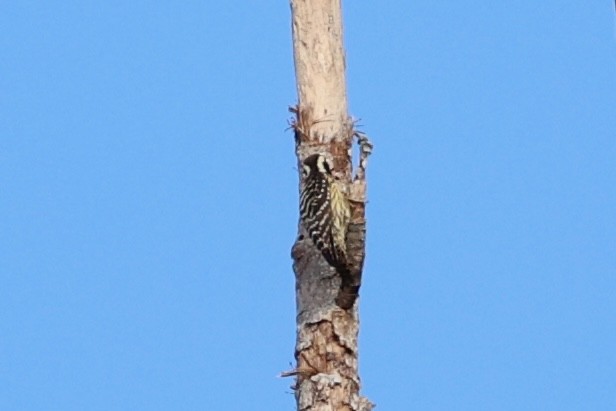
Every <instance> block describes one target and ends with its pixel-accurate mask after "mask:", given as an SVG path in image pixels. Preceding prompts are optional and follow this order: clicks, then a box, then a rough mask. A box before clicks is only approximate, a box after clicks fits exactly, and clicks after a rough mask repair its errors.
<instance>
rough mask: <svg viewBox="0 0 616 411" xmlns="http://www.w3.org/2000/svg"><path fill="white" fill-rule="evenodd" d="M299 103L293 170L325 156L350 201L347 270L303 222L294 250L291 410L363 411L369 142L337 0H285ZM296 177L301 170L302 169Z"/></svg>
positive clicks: (365, 410) (367, 404)
mask: <svg viewBox="0 0 616 411" xmlns="http://www.w3.org/2000/svg"><path fill="white" fill-rule="evenodd" d="M291 9H292V25H293V50H294V58H295V74H296V79H297V91H298V105H297V107H294V108H291V111H292V112H293V113H295V118H294V120H293V128H294V131H295V142H296V154H297V159H298V169H299V170H301V169H302V167H301V164H302V162H303V160H304V159H305V158H306V157H308V156H310V155H312V154H316V153H321V154H325V155H326V156H327V157H328V158H329V159H330V163H331V164H332V165H333V174H334V176H335V177H336V178H337V179H338V180H339V181H340V182H342V183H343V185H344V186H345V188H346V191H347V194H348V196H349V199H350V202H351V223H350V226H349V231H348V234H347V254H348V255H347V259H348V260H349V270H348V272H345V273H339V272H336V270H335V269H334V268H333V267H332V266H330V265H329V264H328V263H327V261H326V260H325V259H324V258H323V256H322V255H321V253H320V251H319V250H318V249H317V248H316V247H315V246H314V244H313V243H312V240H311V239H310V237H309V236H308V235H307V233H306V231H305V229H304V228H303V227H302V225H301V222H300V224H299V227H298V238H297V241H296V242H295V244H294V245H293V249H292V257H293V261H294V262H293V270H294V272H295V276H296V301H297V342H296V347H295V358H296V360H297V366H296V368H295V370H293V371H292V372H288V373H285V374H284V375H295V376H296V378H297V380H296V385H295V387H294V388H295V396H296V400H297V409H298V410H301V411H338V410H342V411H369V410H371V409H372V407H373V404H372V403H370V401H368V400H367V399H366V398H363V397H361V396H360V394H359V391H360V378H359V373H358V365H357V359H358V348H357V336H358V332H359V316H358V302H357V296H358V292H359V287H360V285H361V275H362V270H363V263H364V256H365V234H366V220H365V203H366V183H365V167H366V160H367V156H368V155H369V153H370V149H371V145H370V143H369V142H368V140H367V138H366V137H365V136H364V135H363V134H360V133H357V132H356V130H355V129H354V124H353V122H352V120H351V119H350V117H349V115H348V113H347V98H346V80H345V59H344V49H343V41H342V15H341V14H342V13H341V4H340V0H291ZM354 137H357V139H358V143H359V146H360V162H359V168H358V169H357V170H356V171H355V176H353V173H352V162H351V155H352V152H351V148H352V145H353V139H354ZM300 178H301V174H300Z"/></svg>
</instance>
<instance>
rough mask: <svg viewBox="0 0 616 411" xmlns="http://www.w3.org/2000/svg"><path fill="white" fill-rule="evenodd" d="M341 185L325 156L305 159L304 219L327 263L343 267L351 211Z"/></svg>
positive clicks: (338, 267)
mask: <svg viewBox="0 0 616 411" xmlns="http://www.w3.org/2000/svg"><path fill="white" fill-rule="evenodd" d="M339 184H340V183H339V182H338V181H336V180H335V179H334V177H333V175H332V171H331V167H330V165H329V163H328V161H327V159H326V158H325V156H323V155H322V154H313V155H311V156H309V157H307V158H306V159H305V160H304V162H303V165H302V185H301V187H302V189H301V195H300V217H301V222H302V224H303V226H304V228H305V229H306V231H307V232H308V235H309V236H310V238H311V239H312V241H313V242H314V244H315V245H316V247H317V248H318V249H319V250H320V251H321V253H322V254H323V257H325V259H326V260H327V262H328V263H329V264H330V265H332V266H334V267H335V268H337V269H339V270H340V269H345V267H346V234H347V229H348V225H349V221H350V218H351V212H350V206H349V202H348V199H347V196H346V195H345V194H344V192H343V191H342V190H341V188H340V186H339Z"/></svg>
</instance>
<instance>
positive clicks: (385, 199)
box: [0, 0, 616, 411]
mask: <svg viewBox="0 0 616 411" xmlns="http://www.w3.org/2000/svg"><path fill="white" fill-rule="evenodd" d="M289 14H290V10H289V7H288V4H287V3H286V2H274V1H266V2H211V1H185V2H181V3H178V2H159V1H153V2H145V1H133V2H120V1H107V2H93V1H79V2H78V1H63V2H57V1H49V2H34V1H19V2H17V1H14V2H4V3H3V4H2V5H1V6H0V46H1V50H2V55H3V57H2V59H1V60H0V73H1V75H0V96H1V98H0V190H1V191H0V192H1V196H0V233H2V235H1V236H0V280H1V284H2V285H1V286H0V409H2V410H24V411H27V410H63V411H66V410H202V409H216V410H232V411H234V410H247V409H251V410H285V409H294V400H293V396H292V394H291V390H290V389H289V386H290V385H291V383H292V381H291V380H287V379H279V378H277V377H276V376H277V374H278V373H279V372H280V371H283V370H288V369H289V368H291V364H292V362H293V345H294V341H295V302H294V278H293V274H292V271H291V260H290V248H291V245H292V243H293V240H294V237H295V234H296V224H297V207H298V205H297V203H298V198H297V173H296V169H295V168H296V163H295V158H294V153H293V137H292V135H291V133H290V132H289V131H285V129H286V127H287V120H288V118H289V113H288V112H287V106H288V105H290V104H293V103H294V102H295V100H296V96H295V84H294V77H293V74H294V73H293V64H292V51H291V38H290V35H291V33H290V23H289V19H290V15H289ZM615 27H616V26H615V16H614V10H613V4H612V3H611V2H610V1H603V2H566V1H565V2H563V1H555V0H554V1H553V0H546V1H542V2H536V1H526V0H522V1H518V2H514V3H511V2H509V3H503V2H487V1H486V2H475V3H466V4H463V3H460V2H457V3H456V2H428V1H416V2H406V1H390V2H382V3H377V2H363V3H362V4H353V2H347V4H345V36H346V47H347V65H348V86H349V99H350V108H351V112H352V114H353V115H354V116H356V117H358V118H361V124H363V130H364V131H365V132H367V133H368V134H369V135H370V136H371V137H372V139H373V142H374V144H375V150H374V155H373V157H372V159H371V162H370V168H369V170H368V178H369V205H368V224H369V225H368V230H369V232H368V247H367V253H368V256H367V261H366V267H365V281H364V286H363V288H362V293H361V295H362V298H361V315H362V328H361V335H360V367H361V375H362V379H363V388H364V393H365V394H366V395H367V396H368V397H369V398H370V399H371V400H372V401H374V402H376V403H377V405H378V409H382V410H407V409H408V410H411V409H413V410H474V411H475V410H613V409H616V394H615V393H616V349H615V347H616V320H615V314H616V212H615V210H616V188H615V187H616V166H615V160H616V111H615V107H616V52H615V46H616V35H615V34H616V29H615Z"/></svg>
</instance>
